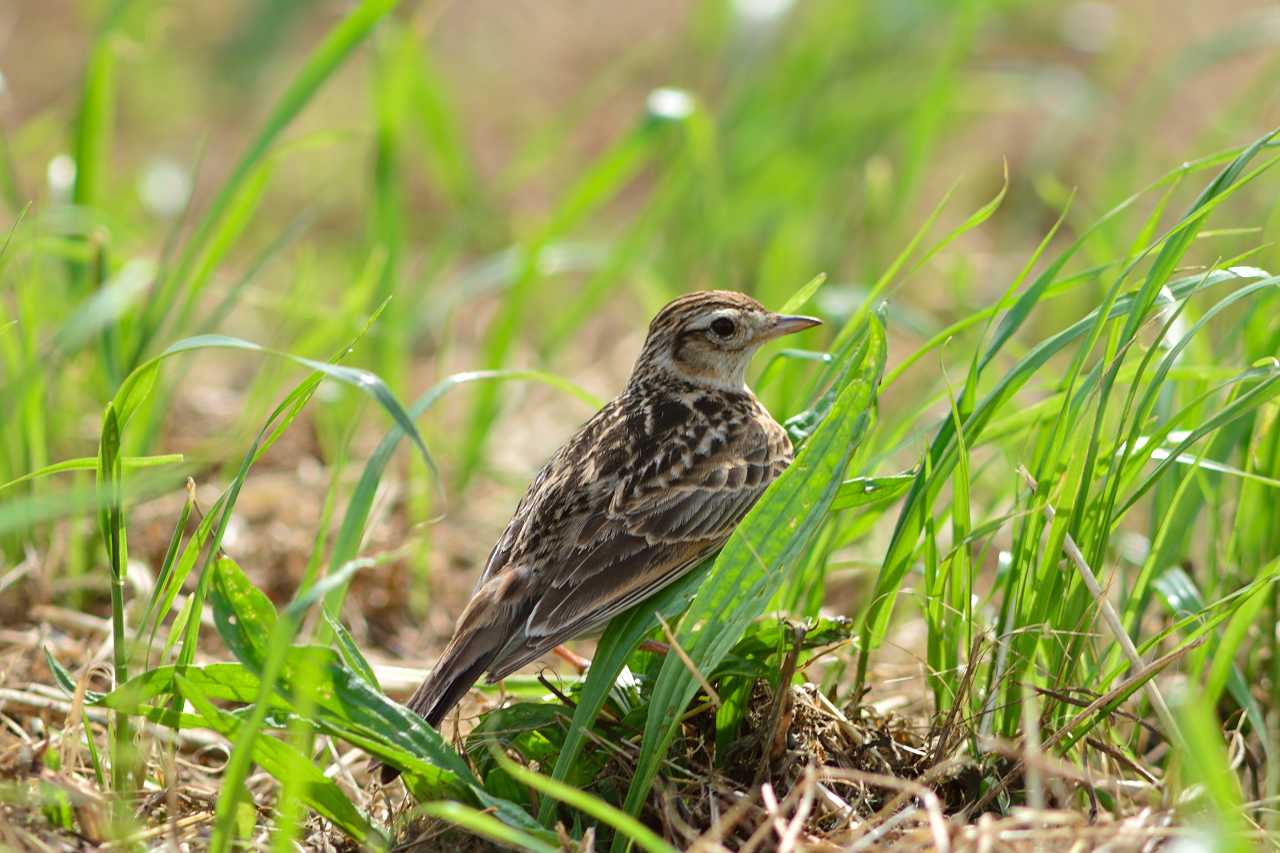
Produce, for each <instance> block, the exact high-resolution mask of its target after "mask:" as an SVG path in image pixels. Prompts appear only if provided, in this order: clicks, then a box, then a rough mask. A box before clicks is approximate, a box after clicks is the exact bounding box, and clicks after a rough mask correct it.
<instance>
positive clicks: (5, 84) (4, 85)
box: [0, 71, 9, 98]
mask: <svg viewBox="0 0 1280 853" xmlns="http://www.w3.org/2000/svg"><path fill="white" fill-rule="evenodd" d="M7 94H9V78H8V77H5V76H4V72H3V71H0V98H3V97H4V96H5V95H7Z"/></svg>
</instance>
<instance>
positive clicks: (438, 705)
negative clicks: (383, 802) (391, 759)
mask: <svg viewBox="0 0 1280 853" xmlns="http://www.w3.org/2000/svg"><path fill="white" fill-rule="evenodd" d="M502 645H503V638H502V637H501V636H500V633H499V632H498V631H496V630H494V629H493V628H492V627H489V628H487V629H482V630H480V631H475V632H473V633H469V634H465V635H458V636H455V637H454V638H453V640H452V641H451V642H450V643H449V646H448V647H447V648H446V649H445V650H444V654H442V655H441V656H440V660H439V661H438V662H437V663H436V666H435V669H433V670H431V674H430V675H428V676H427V677H426V679H425V680H424V681H423V682H422V684H420V685H418V689H417V690H415V691H414V693H413V696H411V697H410V698H409V701H408V702H407V703H405V706H406V707H407V708H409V709H410V710H411V711H413V712H415V713H416V714H418V715H419V716H420V717H422V718H423V719H424V720H426V721H427V723H428V724H429V725H430V726H431V727H432V728H439V726H440V722H441V721H442V720H443V719H444V718H445V715H447V714H448V713H449V712H450V711H451V710H453V707H454V706H455V705H457V704H458V703H459V702H460V701H462V697H463V696H466V695H467V691H468V690H470V689H471V686H472V685H473V684H475V683H476V682H477V681H479V680H480V676H482V675H483V674H484V671H485V670H486V669H487V668H488V667H489V665H490V664H491V663H492V662H493V659H494V658H495V657H496V656H497V654H498V652H499V651H500V650H501V648H502ZM399 775H400V771H399V769H397V768H395V767H392V766H391V765H389V764H383V765H382V768H381V779H382V782H383V784H387V783H388V782H391V781H393V780H394V779H395V778H396V777H397V776H399Z"/></svg>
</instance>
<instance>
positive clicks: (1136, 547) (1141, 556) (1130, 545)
mask: <svg viewBox="0 0 1280 853" xmlns="http://www.w3.org/2000/svg"><path fill="white" fill-rule="evenodd" d="M1114 542H1115V546H1116V551H1117V552H1118V553H1119V554H1120V557H1121V559H1123V560H1126V561H1128V562H1129V563H1130V564H1132V565H1135V566H1141V565H1142V564H1143V563H1145V562H1146V561H1147V556H1148V555H1149V554H1150V553H1151V540H1150V539H1148V538H1147V537H1145V536H1143V535H1142V534H1140V533H1132V532H1124V531H1122V532H1121V535H1119V536H1117V537H1116V538H1115V540H1114Z"/></svg>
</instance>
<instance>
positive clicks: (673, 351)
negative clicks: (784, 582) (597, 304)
mask: <svg viewBox="0 0 1280 853" xmlns="http://www.w3.org/2000/svg"><path fill="white" fill-rule="evenodd" d="M820 322H821V321H819V320H816V319H814V318H812V317H794V316H786V315H782V314H775V313H772V312H770V311H767V310H766V309H765V308H764V307H763V306H762V305H761V304H760V303H759V302H757V301H756V300H754V299H752V298H750V297H749V296H745V295H743V294H741V293H733V292H730V291H720V290H712V291H703V292H699V293H690V294H688V295H687V296H682V297H680V298H679V299H676V300H675V301H674V302H671V303H670V304H669V305H667V306H666V307H665V308H663V309H662V310H661V311H660V312H659V313H658V315H657V316H656V317H655V318H654V319H653V322H652V323H651V324H650V325H649V334H648V337H647V338H646V339H645V342H644V349H643V350H642V351H641V353H640V357H639V359H638V360H637V361H636V364H635V368H634V369H633V371H632V374H631V378H630V380H629V381H628V382H627V386H626V388H625V389H624V390H623V392H622V394H621V395H619V396H618V397H617V398H616V399H615V400H613V401H612V402H610V403H608V404H607V405H606V406H605V407H604V408H602V409H601V410H600V411H599V412H597V413H596V414H595V416H594V417H592V418H591V419H590V420H589V421H587V423H586V424H585V425H584V426H583V427H582V428H581V429H579V430H578V432H577V433H576V434H574V436H573V437H572V438H570V439H569V441H568V442H567V443H565V445H564V446H563V447H561V448H560V449H559V450H558V451H556V453H555V455H554V456H552V457H551V460H550V461H549V462H547V464H546V465H545V466H544V467H543V468H542V470H541V471H539V472H538V475H537V476H536V477H534V479H533V483H532V484H531V485H530V486H529V491H528V492H527V493H526V494H525V496H524V498H523V499H522V500H521V501H520V503H519V505H518V506H517V507H516V511H515V515H514V517H512V519H511V521H510V523H509V524H508V525H507V529H506V530H505V531H503V534H502V536H501V538H499V539H498V543H497V544H496V545H495V546H494V548H493V552H492V553H491V554H490V555H489V560H488V562H487V563H486V565H485V568H484V573H483V574H482V575H481V576H480V581H479V583H478V584H477V585H476V588H475V591H474V592H473V593H472V596H471V601H470V603H469V604H468V605H467V607H466V609H465V610H464V611H463V612H462V616H461V617H459V619H458V623H457V626H456V627H455V628H454V633H453V639H451V640H450V641H449V645H448V646H447V647H446V648H445V650H444V653H443V654H442V655H441V656H440V660H439V662H438V663H436V666H435V669H434V670H432V672H431V675H429V676H428V677H427V679H426V681H424V682H423V683H422V685H421V686H420V687H419V688H418V689H417V691H416V692H415V693H414V694H413V697H412V698H411V699H410V700H409V705H408V706H409V707H410V708H411V709H413V710H414V711H416V712H417V713H419V714H421V715H422V716H423V718H425V719H426V721H427V722H428V723H430V724H431V725H432V726H438V725H439V723H440V721H441V720H442V719H443V718H444V716H445V714H447V713H448V712H449V710H450V709H451V708H453V706H454V705H456V704H457V703H458V702H459V701H460V700H461V699H462V697H463V696H464V695H465V694H466V692H467V691H468V690H469V689H470V688H471V686H472V685H473V684H475V682H476V681H477V680H478V679H479V678H480V676H481V675H482V674H483V673H485V672H487V673H488V674H489V682H490V683H492V682H494V681H497V680H498V679H501V678H504V677H505V676H507V675H510V674H511V673H512V672H514V671H515V670H517V669H519V668H520V667H521V666H524V665H525V664H527V663H529V662H530V661H532V660H534V659H535V658H537V657H539V656H540V655H542V654H543V653H545V652H547V651H548V650H550V649H552V648H554V647H555V646H557V645H559V644H560V643H563V642H565V641H566V640H569V639H570V638H572V637H576V636H578V635H580V634H584V633H587V632H589V631H591V630H592V629H595V628H600V627H602V626H603V625H604V623H605V622H607V621H608V620H609V619H610V618H611V617H613V616H615V615H617V614H618V613H621V612H622V611H623V610H625V609H626V608H628V607H630V606H631V605H633V604H635V603H637V602H639V601H642V600H643V599H645V598H646V597H648V596H650V595H652V594H653V593H655V592H657V591H658V590H659V589H661V588H662V587H664V586H666V585H667V584H669V583H671V582H672V581H674V580H676V579H677V578H679V577H680V576H681V575H682V574H683V573H684V572H686V571H688V570H689V569H691V568H692V567H693V566H695V565H696V564H697V563H698V562H699V561H700V560H701V559H702V558H703V557H705V556H707V555H708V554H709V553H710V552H712V551H714V550H715V549H716V548H718V547H720V546H721V545H723V544H724V542H725V540H726V539H728V538H729V534H731V533H732V532H733V528H734V527H735V526H736V525H737V523H738V522H739V521H741V520H742V517H743V516H744V515H746V513H747V510H749V509H750V508H751V505H752V504H753V503H755V501H756V499H757V498H758V497H760V494H761V493H762V492H763V491H764V489H765V487H766V486H768V485H769V483H770V482H771V481H772V480H773V479H774V478H775V477H777V476H778V475H779V474H780V473H781V472H782V470H783V469H784V468H786V467H787V465H788V464H790V462H791V442H790V440H789V439H788V438H787V433H786V431H785V430H783V428H782V427H781V426H779V425H778V423H777V422H776V421H775V420H774V419H773V418H772V417H771V416H770V415H769V413H768V412H767V411H765V408H764V406H762V405H761V404H760V401H759V400H757V399H756V396H755V395H754V394H753V393H751V390H750V389H749V388H747V385H746V379H745V377H746V370H747V364H748V363H749V362H750V360H751V356H752V355H753V354H754V353H755V351H756V350H757V349H758V348H759V347H760V345H761V344H763V343H764V342H766V341H768V340H770V339H772V338H776V337H778V336H780V335H786V334H790V333H792V332H798V331H800V330H802V329H807V328H809V327H811V326H816V325H818V324H819V323H820ZM398 772H399V771H397V770H395V769H394V768H391V767H383V770H382V777H383V781H390V780H391V779H394V778H395V776H396V775H397V774H398Z"/></svg>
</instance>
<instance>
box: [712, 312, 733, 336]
mask: <svg viewBox="0 0 1280 853" xmlns="http://www.w3.org/2000/svg"><path fill="white" fill-rule="evenodd" d="M737 328H738V327H737V326H735V325H734V324H733V321H732V320H730V319H729V318H728V317H717V318H716V319H714V320H712V321H711V331H713V332H715V333H716V334H717V335H718V336H720V337H722V338H729V337H732V336H733V333H734V331H736V330H737Z"/></svg>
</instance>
